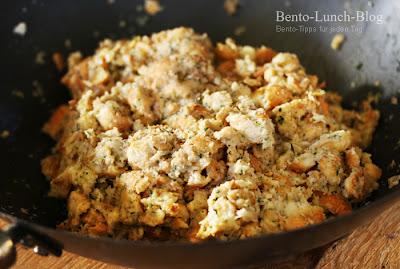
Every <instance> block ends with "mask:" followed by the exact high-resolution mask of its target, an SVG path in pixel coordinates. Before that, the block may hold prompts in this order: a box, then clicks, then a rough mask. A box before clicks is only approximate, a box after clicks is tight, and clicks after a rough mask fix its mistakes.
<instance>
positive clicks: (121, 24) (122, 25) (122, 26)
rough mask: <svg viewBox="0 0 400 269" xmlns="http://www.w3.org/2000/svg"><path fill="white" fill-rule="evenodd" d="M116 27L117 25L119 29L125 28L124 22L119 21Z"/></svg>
mask: <svg viewBox="0 0 400 269" xmlns="http://www.w3.org/2000/svg"><path fill="white" fill-rule="evenodd" d="M118 25H119V27H121V28H124V27H125V26H126V21H123V20H121V21H119V24H118Z"/></svg>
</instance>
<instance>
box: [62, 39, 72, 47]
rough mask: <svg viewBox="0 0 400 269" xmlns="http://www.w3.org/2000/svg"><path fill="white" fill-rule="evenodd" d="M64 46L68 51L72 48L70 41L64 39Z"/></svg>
mask: <svg viewBox="0 0 400 269" xmlns="http://www.w3.org/2000/svg"><path fill="white" fill-rule="evenodd" d="M64 46H65V47H66V48H67V49H70V48H71V46H72V42H71V39H68V38H67V39H65V40H64Z"/></svg>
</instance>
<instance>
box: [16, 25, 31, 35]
mask: <svg viewBox="0 0 400 269" xmlns="http://www.w3.org/2000/svg"><path fill="white" fill-rule="evenodd" d="M27 30H28V27H27V26H26V23H25V22H20V23H18V24H17V25H16V26H15V27H14V29H13V32H14V34H16V35H20V36H24V35H25V34H26V31H27Z"/></svg>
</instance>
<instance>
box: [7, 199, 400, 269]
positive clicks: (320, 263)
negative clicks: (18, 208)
mask: <svg viewBox="0 0 400 269" xmlns="http://www.w3.org/2000/svg"><path fill="white" fill-rule="evenodd" d="M12 268H13V269H25V268H32V269H35V268H40V269H47V268H49V269H50V268H51V269H61V268H68V269H78V268H79V269H81V268H94V269H123V268H125V267H120V266H115V265H110V264H105V263H102V262H98V261H94V260H90V259H87V258H83V257H80V256H77V255H75V254H72V253H68V252H64V254H63V256H62V257H61V258H56V257H52V256H48V257H40V256H37V255H36V254H34V253H33V252H32V250H30V249H25V248H24V247H22V246H18V257H17V263H16V264H15V265H14V266H13V267H12ZM294 268H296V269H301V268H307V269H308V268H309V269H312V268H315V269H337V268H345V269H347V268H349V269H358V268H360V269H361V268H362V269H375V268H382V269H383V268H384V269H397V268H400V203H397V204H396V205H394V206H393V207H391V208H390V209H388V210H387V211H385V212H384V213H383V214H382V215H381V216H380V217H378V218H376V219H375V220H374V221H373V222H372V223H371V224H369V225H367V226H364V227H360V228H358V229H357V230H356V231H355V232H354V233H352V234H351V235H349V236H348V237H346V238H344V239H342V240H340V241H338V242H336V243H334V244H332V245H331V246H328V247H325V248H320V249H317V250H314V251H311V252H308V253H305V254H303V255H301V256H300V257H298V258H296V259H294V260H293V261H288V262H285V263H281V264H276V265H269V266H264V267H262V268H260V269H294Z"/></svg>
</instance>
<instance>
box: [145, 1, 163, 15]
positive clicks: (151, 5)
mask: <svg viewBox="0 0 400 269" xmlns="http://www.w3.org/2000/svg"><path fill="white" fill-rule="evenodd" d="M144 10H145V11H146V13H147V14H149V15H151V16H154V15H156V14H157V13H159V12H161V11H162V10H163V7H162V6H161V5H160V3H159V2H158V0H145V1H144Z"/></svg>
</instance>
